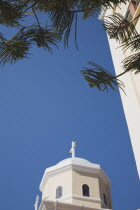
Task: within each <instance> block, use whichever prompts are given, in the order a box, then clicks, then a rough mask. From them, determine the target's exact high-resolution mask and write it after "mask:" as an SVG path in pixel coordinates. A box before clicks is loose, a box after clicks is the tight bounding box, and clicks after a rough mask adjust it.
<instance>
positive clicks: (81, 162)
mask: <svg viewBox="0 0 140 210" xmlns="http://www.w3.org/2000/svg"><path fill="white" fill-rule="evenodd" d="M66 165H77V166H84V167H94V168H100V165H97V164H93V163H91V162H90V161H88V160H86V159H83V158H78V157H74V158H67V159H64V160H62V161H60V162H59V163H57V164H56V167H64V166H66Z"/></svg>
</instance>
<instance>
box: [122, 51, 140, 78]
mask: <svg viewBox="0 0 140 210" xmlns="http://www.w3.org/2000/svg"><path fill="white" fill-rule="evenodd" d="M123 68H124V70H125V71H127V72H128V71H135V74H138V73H140V52H138V53H135V54H133V55H130V56H128V57H127V58H125V59H124V60H123Z"/></svg>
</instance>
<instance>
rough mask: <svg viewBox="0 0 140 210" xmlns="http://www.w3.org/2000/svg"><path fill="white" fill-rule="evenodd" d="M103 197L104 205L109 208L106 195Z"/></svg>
mask: <svg viewBox="0 0 140 210" xmlns="http://www.w3.org/2000/svg"><path fill="white" fill-rule="evenodd" d="M103 197H104V203H105V205H106V206H107V198H106V195H105V193H103Z"/></svg>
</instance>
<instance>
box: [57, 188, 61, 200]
mask: <svg viewBox="0 0 140 210" xmlns="http://www.w3.org/2000/svg"><path fill="white" fill-rule="evenodd" d="M61 197H62V187H61V186H59V187H57V188H56V199H58V198H61Z"/></svg>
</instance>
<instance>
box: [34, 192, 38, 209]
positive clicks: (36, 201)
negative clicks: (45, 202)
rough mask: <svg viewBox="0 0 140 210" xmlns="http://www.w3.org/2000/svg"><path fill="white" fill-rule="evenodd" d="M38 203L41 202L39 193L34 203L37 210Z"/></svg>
mask: <svg viewBox="0 0 140 210" xmlns="http://www.w3.org/2000/svg"><path fill="white" fill-rule="evenodd" d="M38 203H39V195H37V196H36V200H35V204H34V208H35V210H37V209H38Z"/></svg>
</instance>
